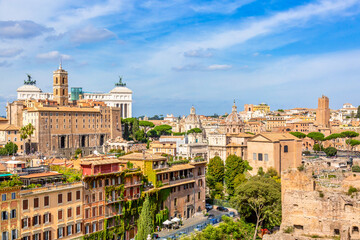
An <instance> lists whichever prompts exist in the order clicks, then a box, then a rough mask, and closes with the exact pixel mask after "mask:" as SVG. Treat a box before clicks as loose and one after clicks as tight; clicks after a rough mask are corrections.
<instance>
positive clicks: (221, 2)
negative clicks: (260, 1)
mask: <svg viewBox="0 0 360 240" xmlns="http://www.w3.org/2000/svg"><path fill="white" fill-rule="evenodd" d="M254 1H255V0H242V1H241V0H235V1H231V0H214V1H209V2H206V3H205V4H202V5H192V6H191V8H192V9H193V10H194V11H196V12H204V13H232V12H234V11H235V10H236V9H238V8H240V7H242V6H244V5H246V4H249V3H252V2H254Z"/></svg>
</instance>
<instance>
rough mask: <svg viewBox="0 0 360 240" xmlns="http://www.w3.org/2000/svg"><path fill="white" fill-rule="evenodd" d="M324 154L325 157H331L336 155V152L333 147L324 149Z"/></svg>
mask: <svg viewBox="0 0 360 240" xmlns="http://www.w3.org/2000/svg"><path fill="white" fill-rule="evenodd" d="M324 152H325V153H326V156H328V157H333V156H335V155H336V154H337V150H336V148H334V147H328V148H325V149H324Z"/></svg>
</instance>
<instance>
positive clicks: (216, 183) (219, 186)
mask: <svg viewBox="0 0 360 240" xmlns="http://www.w3.org/2000/svg"><path fill="white" fill-rule="evenodd" d="M224 176H225V166H224V162H223V161H222V160H221V158H220V157H219V156H216V157H214V158H212V159H210V160H209V164H208V165H207V172H206V184H207V186H208V187H209V190H210V196H211V198H216V199H220V198H223V196H224V186H223V181H224Z"/></svg>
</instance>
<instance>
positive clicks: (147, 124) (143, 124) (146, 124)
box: [139, 121, 155, 133]
mask: <svg viewBox="0 0 360 240" xmlns="http://www.w3.org/2000/svg"><path fill="white" fill-rule="evenodd" d="M139 126H140V127H142V128H143V129H144V131H145V133H146V132H147V131H148V130H149V129H150V128H153V127H154V126H155V125H154V124H153V123H152V122H149V121H140V122H139Z"/></svg>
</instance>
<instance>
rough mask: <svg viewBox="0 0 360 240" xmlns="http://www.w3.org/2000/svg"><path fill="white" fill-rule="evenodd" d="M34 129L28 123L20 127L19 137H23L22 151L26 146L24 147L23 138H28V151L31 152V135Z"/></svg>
mask: <svg viewBox="0 0 360 240" xmlns="http://www.w3.org/2000/svg"><path fill="white" fill-rule="evenodd" d="M34 131H35V127H34V126H33V125H32V124H31V123H29V124H28V125H25V126H23V127H22V128H21V129H20V137H21V138H22V139H24V151H25V152H26V147H25V140H26V139H29V149H30V153H31V135H33V134H34Z"/></svg>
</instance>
